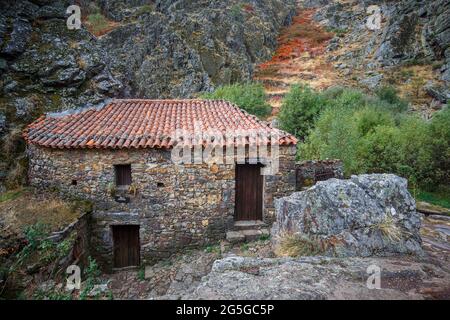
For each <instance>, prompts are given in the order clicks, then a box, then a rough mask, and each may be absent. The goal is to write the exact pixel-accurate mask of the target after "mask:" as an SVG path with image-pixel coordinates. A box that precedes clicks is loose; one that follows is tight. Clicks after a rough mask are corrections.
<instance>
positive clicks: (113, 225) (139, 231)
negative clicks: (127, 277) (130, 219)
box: [109, 223, 142, 270]
mask: <svg viewBox="0 0 450 320" xmlns="http://www.w3.org/2000/svg"><path fill="white" fill-rule="evenodd" d="M109 227H110V231H111V240H112V266H113V270H126V269H135V268H138V267H139V266H140V265H141V249H142V248H141V225H140V224H139V223H128V224H127V223H114V224H110V226H109ZM120 227H136V228H137V237H138V242H137V243H138V263H137V265H135V266H134V265H130V266H124V267H117V266H116V265H115V263H116V256H115V241H114V229H115V228H120Z"/></svg>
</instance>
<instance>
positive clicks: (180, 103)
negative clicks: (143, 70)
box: [24, 100, 297, 149]
mask: <svg viewBox="0 0 450 320" xmlns="http://www.w3.org/2000/svg"><path fill="white" fill-rule="evenodd" d="M196 123H197V124H200V126H201V129H202V131H204V130H213V131H215V132H217V131H218V132H220V133H222V134H225V132H227V131H228V132H230V131H231V132H238V131H239V130H258V131H264V132H268V133H272V134H278V135H279V143H280V145H290V144H296V143H297V139H296V138H295V137H294V136H292V135H290V134H288V133H286V132H283V131H281V130H278V129H275V128H272V127H270V125H269V124H267V123H266V122H264V121H261V120H259V119H258V118H256V117H255V116H252V115H250V114H248V113H247V112H245V111H243V110H241V109H239V108H238V107H237V106H235V105H233V104H231V103H230V102H227V101H222V100H113V101H112V102H110V103H108V104H107V105H105V106H104V107H102V108H98V109H96V108H90V109H85V110H80V111H75V112H73V113H72V114H64V113H61V114H58V115H46V116H42V117H40V118H39V119H38V120H36V121H35V122H33V123H32V124H30V125H29V126H28V127H27V128H26V129H25V131H24V137H25V140H26V141H27V142H28V143H32V144H36V145H40V146H44V147H51V148H61V149H63V148H67V149H73V148H104V149H106V148H110V149H116V148H171V147H173V146H174V145H175V144H176V142H177V141H176V136H175V131H176V130H177V129H181V130H186V131H187V132H189V133H193V132H195V131H194V126H195V125H196ZM250 139H251V138H250ZM266 142H268V141H266ZM184 143H187V144H189V145H191V146H192V145H193V144H195V143H194V142H193V141H192V140H191V139H188V141H184ZM206 143H207V142H206V141H202V144H203V145H205V144H206ZM229 143H230V141H227V144H229ZM231 143H233V144H234V145H236V144H238V143H245V144H248V143H249V137H246V138H243V139H239V138H235V139H234V140H233V141H232V142H231ZM222 144H225V143H222Z"/></svg>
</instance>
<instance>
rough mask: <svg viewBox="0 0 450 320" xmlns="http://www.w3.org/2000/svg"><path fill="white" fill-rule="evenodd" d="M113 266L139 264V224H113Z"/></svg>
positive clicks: (121, 266) (122, 266)
mask: <svg viewBox="0 0 450 320" xmlns="http://www.w3.org/2000/svg"><path fill="white" fill-rule="evenodd" d="M112 232H113V243H114V268H124V267H130V266H139V264H140V243H139V226H137V225H120V226H113V227H112Z"/></svg>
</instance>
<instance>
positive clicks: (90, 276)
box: [80, 256, 101, 300]
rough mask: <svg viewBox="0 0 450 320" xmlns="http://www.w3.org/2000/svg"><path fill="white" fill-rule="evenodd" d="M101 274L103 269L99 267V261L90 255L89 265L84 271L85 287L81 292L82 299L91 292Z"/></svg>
mask: <svg viewBox="0 0 450 320" xmlns="http://www.w3.org/2000/svg"><path fill="white" fill-rule="evenodd" d="M100 275H101V271H100V269H99V267H98V264H97V261H96V260H95V259H93V258H91V256H89V257H88V266H87V268H86V270H85V271H84V277H85V278H86V281H85V282H84V288H83V290H81V292H80V300H86V298H87V296H88V294H89V292H90V291H91V290H92V289H93V288H94V285H95V284H97V283H98V277H99V276H100Z"/></svg>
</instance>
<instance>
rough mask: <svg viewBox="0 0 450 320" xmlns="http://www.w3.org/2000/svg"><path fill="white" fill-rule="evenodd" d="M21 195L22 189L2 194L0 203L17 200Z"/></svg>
mask: <svg viewBox="0 0 450 320" xmlns="http://www.w3.org/2000/svg"><path fill="white" fill-rule="evenodd" d="M21 195H22V190H21V189H18V190H11V191H6V192H4V193H2V194H0V202H5V201H10V200H14V199H17V198H18V197H20V196H21Z"/></svg>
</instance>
